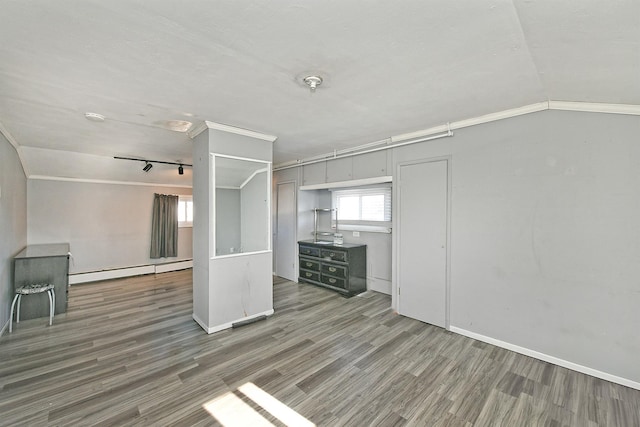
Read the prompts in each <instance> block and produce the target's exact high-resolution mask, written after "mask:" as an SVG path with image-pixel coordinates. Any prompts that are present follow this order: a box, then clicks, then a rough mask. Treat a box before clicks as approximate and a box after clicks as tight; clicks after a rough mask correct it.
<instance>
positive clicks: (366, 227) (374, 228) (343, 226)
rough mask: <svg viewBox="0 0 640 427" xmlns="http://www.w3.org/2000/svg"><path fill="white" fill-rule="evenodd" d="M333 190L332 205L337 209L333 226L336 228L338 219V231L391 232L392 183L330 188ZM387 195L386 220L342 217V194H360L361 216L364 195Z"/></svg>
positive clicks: (385, 204) (385, 205)
mask: <svg viewBox="0 0 640 427" xmlns="http://www.w3.org/2000/svg"><path fill="white" fill-rule="evenodd" d="M329 191H331V207H332V208H333V209H337V214H336V217H335V218H332V222H331V228H332V229H333V230H335V229H336V219H337V222H338V227H337V228H338V232H340V231H341V230H345V231H364V232H372V233H391V230H392V217H391V215H392V213H391V210H392V205H391V203H392V193H391V191H392V190H391V184H386V185H385V184H383V185H380V184H376V185H373V186H365V187H352V188H336V189H330V190H329ZM379 194H382V195H384V196H385V200H384V211H385V220H383V221H370V220H362V219H357V220H343V219H340V209H339V208H338V197H340V196H358V197H359V198H360V200H359V202H360V213H359V214H360V217H362V210H361V209H362V197H364V196H371V195H379Z"/></svg>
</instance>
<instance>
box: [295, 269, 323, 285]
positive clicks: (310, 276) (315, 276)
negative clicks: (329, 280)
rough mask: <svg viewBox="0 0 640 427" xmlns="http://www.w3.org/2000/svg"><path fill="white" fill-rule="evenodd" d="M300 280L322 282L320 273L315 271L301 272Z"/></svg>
mask: <svg viewBox="0 0 640 427" xmlns="http://www.w3.org/2000/svg"><path fill="white" fill-rule="evenodd" d="M299 277H300V279H306V280H313V281H314V282H319V281H320V273H318V272H314V271H305V270H300V275H299Z"/></svg>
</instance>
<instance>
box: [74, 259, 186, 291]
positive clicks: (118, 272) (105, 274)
mask: <svg viewBox="0 0 640 427" xmlns="http://www.w3.org/2000/svg"><path fill="white" fill-rule="evenodd" d="M192 267H193V260H191V259H189V260H183V261H176V262H167V263H164V264H149V265H138V266H135V267H124V268H114V269H111V270H100V271H90V272H87V273H74V274H69V284H70V285H75V284H78V283H89V282H97V281H99V280H109V279H119V278H122V277H132V276H140V275H143V274H156V273H166V272H168V271H178V270H185V269H187V268H192Z"/></svg>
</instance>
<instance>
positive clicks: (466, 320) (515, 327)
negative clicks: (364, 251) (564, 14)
mask: <svg viewBox="0 0 640 427" xmlns="http://www.w3.org/2000/svg"><path fill="white" fill-rule="evenodd" d="M639 135H640V117H637V116H623V115H612V114H599V113H577V112H561V111H545V112H540V113H535V114H529V115H526V116H521V117H517V118H512V119H507V120H502V121H498V122H493V123H489V124H484V125H480V126H475V127H472V128H465V129H461V130H458V131H456V134H455V136H454V137H453V138H446V139H442V140H438V141H431V142H428V143H424V144H419V145H413V146H409V147H406V148H401V149H397V150H395V151H394V164H397V163H399V162H403V161H408V160H413V159H420V158H430V157H437V156H441V155H446V154H452V180H453V182H452V186H453V189H452V192H453V193H452V215H451V259H450V262H451V278H450V280H451V282H450V283H451V326H452V327H456V328H460V329H461V330H464V331H470V332H472V333H475V334H479V335H481V336H484V337H489V338H492V339H496V340H500V341H503V342H506V343H510V344H513V345H516V346H520V347H523V348H526V349H530V350H533V351H536V352H540V353H543V354H546V355H550V356H553V357H555V358H559V359H562V360H566V361H570V362H573V363H576V364H579V365H582V366H584V367H588V368H591V369H595V370H598V371H601V372H605V373H608V374H612V375H615V376H619V377H622V378H626V379H630V380H632V381H636V382H640V364H638V363H637V355H638V354H640V340H638V336H637V328H638V325H640V310H639V309H638V308H639V307H640V287H639V286H638V278H639V277H640V262H639V261H640V144H638V136H639ZM417 249H419V248H416V250H417ZM394 293H395V292H394Z"/></svg>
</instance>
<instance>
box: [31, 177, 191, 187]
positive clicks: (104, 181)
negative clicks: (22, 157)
mask: <svg viewBox="0 0 640 427" xmlns="http://www.w3.org/2000/svg"><path fill="white" fill-rule="evenodd" d="M29 179H33V180H39V181H65V182H81V183H85V184H115V185H134V186H143V187H170V188H193V187H192V186H191V185H183V184H160V183H151V182H135V181H114V180H107V179H85V178H68V177H62V176H49V175H31V176H29Z"/></svg>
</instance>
